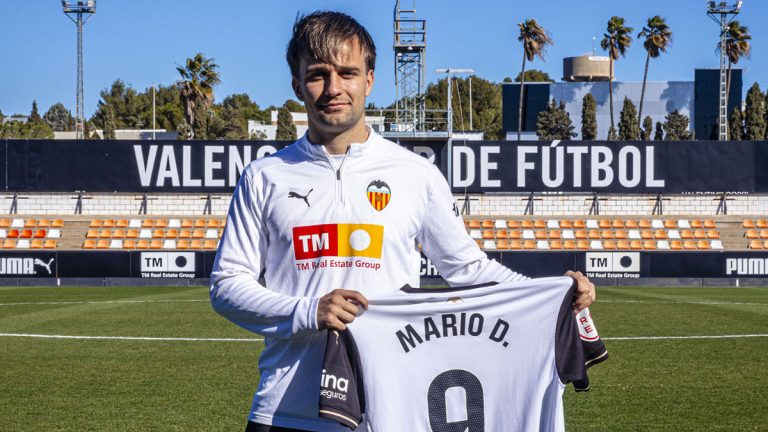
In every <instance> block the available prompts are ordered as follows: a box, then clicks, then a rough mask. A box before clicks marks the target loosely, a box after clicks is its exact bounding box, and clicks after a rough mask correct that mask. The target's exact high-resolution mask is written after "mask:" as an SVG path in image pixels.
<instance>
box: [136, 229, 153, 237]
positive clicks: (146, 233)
mask: <svg viewBox="0 0 768 432" xmlns="http://www.w3.org/2000/svg"><path fill="white" fill-rule="evenodd" d="M139 238H143V239H148V238H152V230H150V229H143V230H141V231H139Z"/></svg>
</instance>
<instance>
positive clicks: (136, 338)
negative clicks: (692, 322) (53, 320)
mask: <svg viewBox="0 0 768 432" xmlns="http://www.w3.org/2000/svg"><path fill="white" fill-rule="evenodd" d="M0 337H23V338H40V339H80V340H128V341H166V342H175V341H181V342H262V341H264V338H182V337H143V336H73V335H46V334H32V333H0ZM760 337H768V334H764V333H755V334H737V335H712V336H616V337H604V338H603V340H609V341H619V340H674V339H740V338H760Z"/></svg>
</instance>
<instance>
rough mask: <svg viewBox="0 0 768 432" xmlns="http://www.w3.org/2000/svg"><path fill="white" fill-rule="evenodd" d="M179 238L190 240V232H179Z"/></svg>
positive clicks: (186, 230) (183, 230) (184, 230)
mask: <svg viewBox="0 0 768 432" xmlns="http://www.w3.org/2000/svg"><path fill="white" fill-rule="evenodd" d="M179 238H186V239H189V238H192V231H191V230H188V229H186V228H185V229H182V230H180V231H179Z"/></svg>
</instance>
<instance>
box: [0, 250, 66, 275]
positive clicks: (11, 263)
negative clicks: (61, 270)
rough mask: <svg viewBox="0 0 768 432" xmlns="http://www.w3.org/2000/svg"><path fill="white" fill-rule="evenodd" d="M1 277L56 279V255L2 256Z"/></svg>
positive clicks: (40, 253) (0, 263)
mask: <svg viewBox="0 0 768 432" xmlns="http://www.w3.org/2000/svg"><path fill="white" fill-rule="evenodd" d="M0 277H56V254H55V253H50V252H39V253H9V254H2V255H0Z"/></svg>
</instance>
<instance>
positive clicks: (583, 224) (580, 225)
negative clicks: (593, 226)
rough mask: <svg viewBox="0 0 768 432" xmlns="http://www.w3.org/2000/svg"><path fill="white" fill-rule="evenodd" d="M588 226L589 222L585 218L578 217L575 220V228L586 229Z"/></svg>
mask: <svg viewBox="0 0 768 432" xmlns="http://www.w3.org/2000/svg"><path fill="white" fill-rule="evenodd" d="M586 227H587V223H586V222H585V221H584V220H583V219H576V220H574V221H573V228H574V229H584V228H586Z"/></svg>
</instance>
